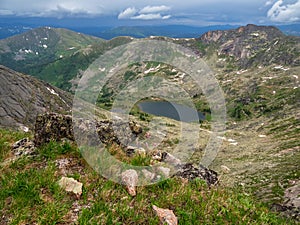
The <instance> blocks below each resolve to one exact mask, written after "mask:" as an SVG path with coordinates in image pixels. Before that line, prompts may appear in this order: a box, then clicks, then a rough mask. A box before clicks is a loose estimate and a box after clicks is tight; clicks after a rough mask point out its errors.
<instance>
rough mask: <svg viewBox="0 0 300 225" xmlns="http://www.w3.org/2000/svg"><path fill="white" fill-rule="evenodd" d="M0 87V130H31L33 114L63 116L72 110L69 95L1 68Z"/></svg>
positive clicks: (29, 77) (41, 82)
mask: <svg viewBox="0 0 300 225" xmlns="http://www.w3.org/2000/svg"><path fill="white" fill-rule="evenodd" d="M0 86H1V88H0V127H14V128H18V127H19V128H25V127H28V128H29V129H31V128H33V127H34V123H35V118H36V116H37V114H39V113H44V112H49V111H51V112H59V113H66V112H67V111H69V110H70V108H71V106H72V97H71V95H70V94H68V93H66V92H64V91H61V90H59V89H58V88H56V87H53V86H51V85H49V84H47V83H45V82H43V81H39V80H37V79H35V78H33V77H31V76H28V75H24V74H21V73H17V72H15V71H13V70H11V69H8V68H6V67H4V66H1V65H0ZM25 129H27V128H25Z"/></svg>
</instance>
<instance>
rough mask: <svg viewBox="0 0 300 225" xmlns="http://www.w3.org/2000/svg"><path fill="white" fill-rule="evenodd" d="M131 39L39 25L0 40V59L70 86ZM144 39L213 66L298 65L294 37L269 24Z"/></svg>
mask: <svg viewBox="0 0 300 225" xmlns="http://www.w3.org/2000/svg"><path fill="white" fill-rule="evenodd" d="M174 29H175V27H174ZM115 31H117V30H115ZM174 32H175V31H174ZM133 39H134V38H132V37H125V36H123V37H117V38H113V39H111V40H109V41H107V40H104V39H101V38H97V37H93V36H89V35H84V34H81V33H77V32H74V31H70V30H66V29H61V28H50V27H43V28H37V29H33V30H29V31H27V32H25V33H22V34H19V35H15V36H12V37H9V38H6V39H2V40H0V61H1V64H3V65H5V66H7V67H9V68H12V69H14V70H16V71H19V72H22V73H26V74H30V75H33V76H35V77H37V78H39V79H42V80H44V81H46V82H49V83H51V84H52V85H54V86H57V87H59V88H61V89H63V90H67V91H70V90H72V88H74V84H76V80H77V79H78V78H80V77H81V74H82V71H84V70H85V69H87V67H88V66H89V65H90V64H91V63H92V62H93V61H94V60H95V59H96V58H98V57H99V56H100V55H101V54H103V53H104V52H105V51H107V50H109V49H111V48H114V47H116V46H119V45H121V44H125V43H128V42H131V41H132V40H133ZM150 39H159V40H160V39H163V40H167V41H171V42H174V43H176V44H180V45H183V46H186V47H188V48H190V49H192V50H193V51H194V52H195V53H197V54H199V55H200V56H202V57H205V58H206V59H207V60H209V59H215V58H216V57H217V58H219V60H218V61H217V63H214V64H215V66H216V67H217V68H218V67H222V68H227V70H229V71H230V70H232V69H241V68H243V69H247V68H249V67H252V66H258V65H271V64H282V65H298V64H300V59H299V43H300V38H299V37H295V36H286V35H285V34H283V33H282V32H281V31H280V30H278V29H277V28H275V27H268V26H256V25H247V26H244V27H240V28H237V29H230V30H216V31H209V32H206V33H204V34H203V35H202V36H199V37H198V38H182V39H181V38H168V37H154V36H152V37H150Z"/></svg>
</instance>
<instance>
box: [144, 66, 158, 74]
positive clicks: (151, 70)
mask: <svg viewBox="0 0 300 225" xmlns="http://www.w3.org/2000/svg"><path fill="white" fill-rule="evenodd" d="M159 68H160V64H159V65H158V66H157V67H155V68H154V67H151V68H150V69H148V70H146V71H144V74H148V73H150V72H157V71H158V69H159Z"/></svg>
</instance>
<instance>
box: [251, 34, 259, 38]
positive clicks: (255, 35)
mask: <svg viewBox="0 0 300 225" xmlns="http://www.w3.org/2000/svg"><path fill="white" fill-rule="evenodd" d="M251 35H252V36H254V37H259V33H252V34H251Z"/></svg>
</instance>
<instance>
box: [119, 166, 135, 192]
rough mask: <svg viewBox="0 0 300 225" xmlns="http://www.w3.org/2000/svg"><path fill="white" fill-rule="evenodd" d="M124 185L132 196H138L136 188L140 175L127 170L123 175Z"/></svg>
mask: <svg viewBox="0 0 300 225" xmlns="http://www.w3.org/2000/svg"><path fill="white" fill-rule="evenodd" d="M121 178H122V183H123V184H124V185H126V190H127V192H128V194H130V195H131V196H136V186H137V183H138V174H137V172H136V171H135V170H126V171H124V172H123V173H122V174H121Z"/></svg>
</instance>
